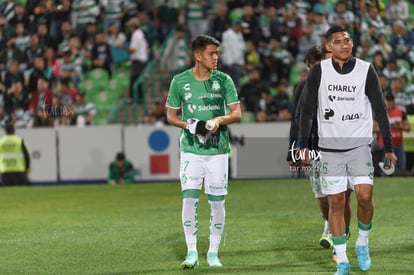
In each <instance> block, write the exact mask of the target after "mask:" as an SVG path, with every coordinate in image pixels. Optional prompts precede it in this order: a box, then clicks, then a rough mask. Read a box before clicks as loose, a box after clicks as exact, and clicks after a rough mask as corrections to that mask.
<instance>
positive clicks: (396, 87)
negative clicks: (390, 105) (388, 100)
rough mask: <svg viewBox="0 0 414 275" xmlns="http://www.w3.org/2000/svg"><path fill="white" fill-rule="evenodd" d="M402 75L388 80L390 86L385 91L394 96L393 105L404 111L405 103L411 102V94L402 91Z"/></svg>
mask: <svg viewBox="0 0 414 275" xmlns="http://www.w3.org/2000/svg"><path fill="white" fill-rule="evenodd" d="M402 79H403V77H397V78H395V79H393V80H392V81H391V82H390V87H389V89H388V90H387V91H386V94H392V95H393V96H394V101H395V105H397V107H398V108H400V109H401V110H402V111H403V112H405V111H406V108H407V105H409V104H410V103H411V96H410V95H408V94H405V93H404V81H403V80H402Z"/></svg>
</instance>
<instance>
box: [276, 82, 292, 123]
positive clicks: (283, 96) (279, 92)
mask: <svg viewBox="0 0 414 275" xmlns="http://www.w3.org/2000/svg"><path fill="white" fill-rule="evenodd" d="M287 84H288V83H287V81H286V80H281V81H279V82H278V83H277V85H276V95H275V96H274V97H273V100H274V101H275V104H276V108H277V119H278V121H290V119H291V117H292V108H293V103H292V100H291V99H290V97H289V95H288V93H287V91H286V86H287Z"/></svg>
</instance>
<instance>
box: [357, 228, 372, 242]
mask: <svg viewBox="0 0 414 275" xmlns="http://www.w3.org/2000/svg"><path fill="white" fill-rule="evenodd" d="M370 232H371V230H362V229H360V228H358V238H357V241H356V245H360V246H365V245H368V236H369V233H370Z"/></svg>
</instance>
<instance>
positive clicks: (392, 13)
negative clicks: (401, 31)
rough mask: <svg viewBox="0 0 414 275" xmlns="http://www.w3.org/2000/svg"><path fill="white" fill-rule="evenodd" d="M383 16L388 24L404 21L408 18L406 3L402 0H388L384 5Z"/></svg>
mask: <svg viewBox="0 0 414 275" xmlns="http://www.w3.org/2000/svg"><path fill="white" fill-rule="evenodd" d="M385 18H386V19H387V22H388V24H392V22H395V21H399V20H401V21H402V22H406V20H407V18H408V4H407V3H406V2H405V1H404V0H390V1H389V2H388V5H387V7H386V12H385Z"/></svg>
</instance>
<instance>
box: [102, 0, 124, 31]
mask: <svg viewBox="0 0 414 275" xmlns="http://www.w3.org/2000/svg"><path fill="white" fill-rule="evenodd" d="M101 9H102V11H101V15H102V18H103V31H104V34H107V33H108V29H109V25H111V24H113V23H115V24H116V25H117V26H119V27H121V20H122V18H123V17H124V14H125V12H126V9H127V6H125V2H124V1H119V0H106V1H101Z"/></svg>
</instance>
